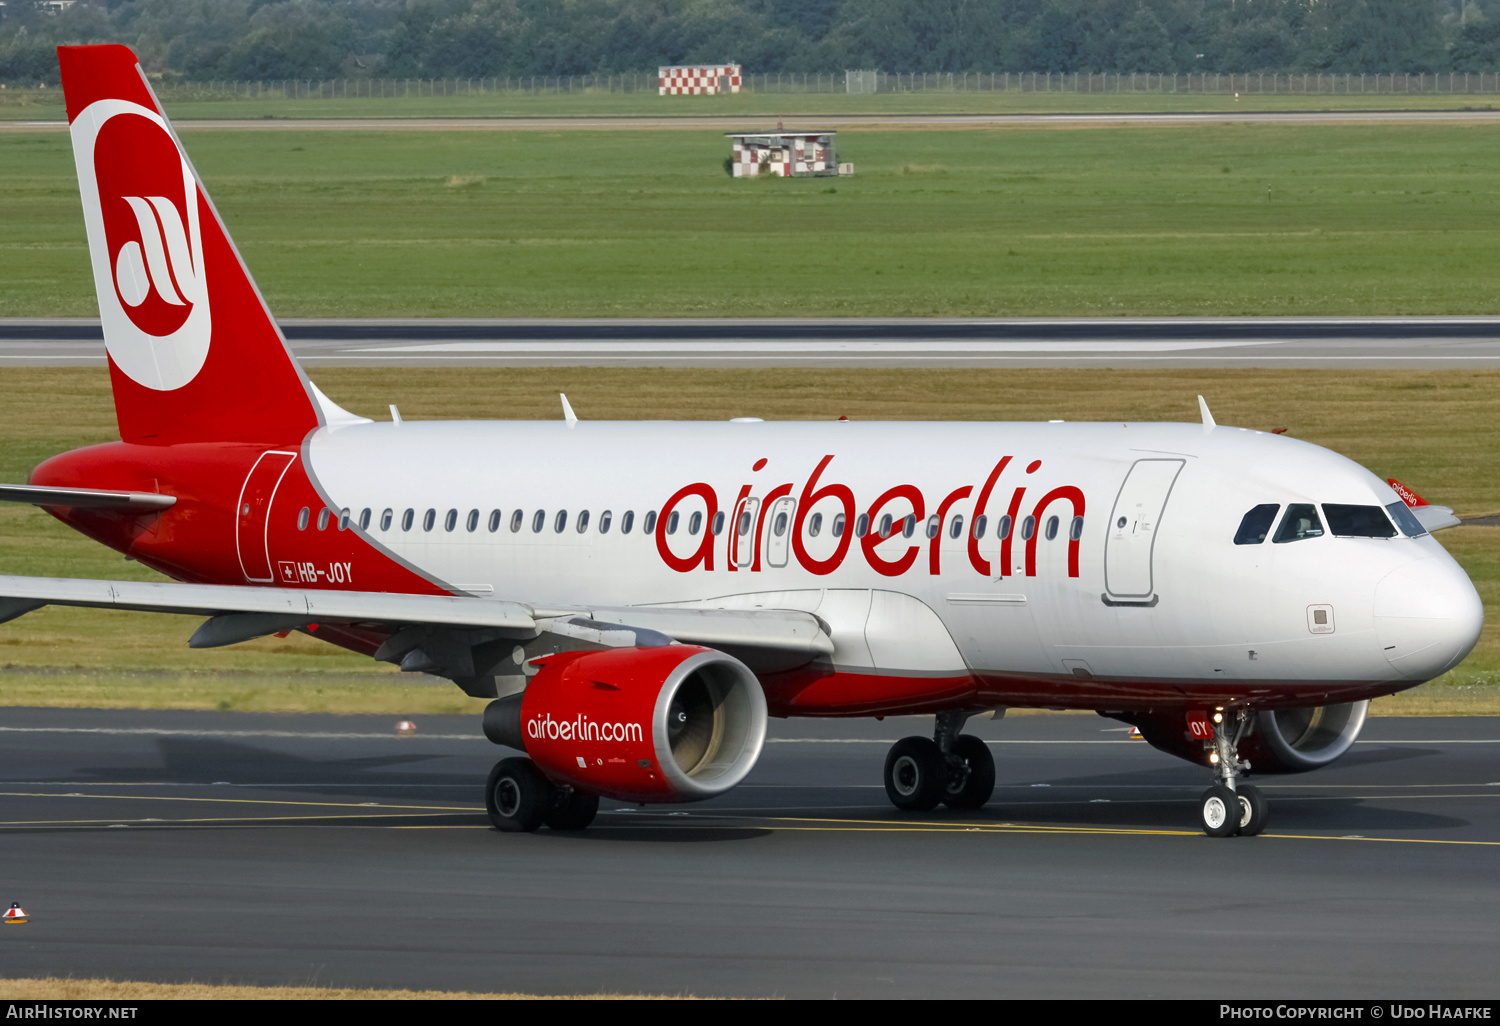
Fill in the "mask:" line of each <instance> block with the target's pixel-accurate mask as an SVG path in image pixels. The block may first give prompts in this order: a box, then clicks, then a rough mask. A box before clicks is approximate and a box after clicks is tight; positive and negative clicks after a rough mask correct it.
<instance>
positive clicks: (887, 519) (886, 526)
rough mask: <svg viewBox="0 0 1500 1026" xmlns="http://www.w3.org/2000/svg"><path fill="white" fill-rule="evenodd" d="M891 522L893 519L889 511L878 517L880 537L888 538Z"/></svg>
mask: <svg viewBox="0 0 1500 1026" xmlns="http://www.w3.org/2000/svg"><path fill="white" fill-rule="evenodd" d="M892 522H893V521H892V518H891V515H890V514H889V513H887V514H886V515H885V516H883V517H881V518H880V537H882V538H889V537H890V536H891V524H892Z"/></svg>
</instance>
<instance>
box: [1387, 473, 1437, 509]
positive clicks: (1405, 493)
mask: <svg viewBox="0 0 1500 1026" xmlns="http://www.w3.org/2000/svg"><path fill="white" fill-rule="evenodd" d="M1385 483H1386V484H1388V485H1390V486H1391V488H1392V489H1394V490H1395V492H1396V494H1397V495H1398V496H1400V497H1401V501H1402V502H1404V503H1406V504H1407V505H1408V506H1409V507H1411V508H1412V509H1416V508H1417V507H1418V506H1426V505H1428V504H1429V503H1428V502H1427V500H1426V499H1424V498H1422V497H1421V496H1420V495H1418V494H1417V493H1416V492H1414V491H1412V490H1411V489H1410V488H1408V487H1406V485H1404V484H1402V483H1401V482H1400V481H1397V480H1396V479H1395V478H1394V477H1388V478H1386V479H1385Z"/></svg>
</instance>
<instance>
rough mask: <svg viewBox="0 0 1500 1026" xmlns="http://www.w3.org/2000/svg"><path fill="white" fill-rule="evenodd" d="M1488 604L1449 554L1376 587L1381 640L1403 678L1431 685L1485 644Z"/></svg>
mask: <svg viewBox="0 0 1500 1026" xmlns="http://www.w3.org/2000/svg"><path fill="white" fill-rule="evenodd" d="M1483 626H1484V606H1483V605H1482V604H1481V603H1480V601H1479V593H1478V592H1477V591H1475V590H1474V585H1473V583H1472V582H1470V580H1469V578H1468V575H1467V574H1465V573H1464V571H1463V568H1462V567H1460V566H1459V565H1458V564H1457V563H1455V562H1454V561H1453V559H1452V558H1451V557H1449V556H1429V557H1428V558H1426V559H1418V560H1414V561H1412V562H1410V563H1407V564H1406V565H1405V566H1403V567H1400V568H1398V569H1396V570H1392V571H1391V572H1390V573H1389V574H1387V575H1386V576H1385V577H1384V578H1382V579H1381V581H1380V583H1379V584H1377V585H1376V586H1375V636H1376V637H1377V638H1379V639H1380V646H1381V648H1382V649H1383V650H1384V653H1385V657H1386V659H1388V660H1390V663H1391V665H1392V666H1394V667H1395V668H1396V672H1398V673H1399V674H1400V675H1401V678H1402V679H1403V680H1410V681H1427V680H1431V679H1432V678H1434V677H1437V676H1440V675H1441V674H1444V673H1447V672H1448V671H1449V670H1451V669H1453V667H1455V666H1457V665H1458V664H1459V663H1460V662H1462V661H1463V658H1464V656H1466V655H1468V654H1469V652H1470V650H1472V649H1473V648H1474V646H1475V645H1476V644H1477V643H1478V642H1479V630H1480V628H1481V627H1483Z"/></svg>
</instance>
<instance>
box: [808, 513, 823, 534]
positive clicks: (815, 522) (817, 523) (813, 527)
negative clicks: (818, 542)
mask: <svg viewBox="0 0 1500 1026" xmlns="http://www.w3.org/2000/svg"><path fill="white" fill-rule="evenodd" d="M822 531H823V514H821V513H814V514H813V515H812V516H810V517H808V519H807V536H808V537H809V538H816V537H817V536H818V535H819V534H821V533H822Z"/></svg>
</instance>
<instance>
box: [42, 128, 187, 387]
mask: <svg viewBox="0 0 1500 1026" xmlns="http://www.w3.org/2000/svg"><path fill="white" fill-rule="evenodd" d="M71 129H72V135H73V158H74V161H75V163H76V164H77V167H78V184H79V191H80V193H81V195H82V197H83V215H84V223H85V225H86V226H87V228H88V238H89V257H90V259H91V261H92V262H93V267H94V287H95V291H96V292H97V293H98V296H99V318H100V321H101V322H102V324H103V327H104V345H105V348H106V349H107V350H108V351H109V356H110V359H111V360H112V361H113V362H114V364H115V366H116V367H118V368H119V369H120V370H121V371H123V372H124V373H125V374H126V375H127V376H129V377H130V378H131V379H132V380H134V381H136V382H138V383H140V384H142V385H145V386H146V387H148V388H153V389H157V390H161V391H169V390H172V389H177V388H181V387H182V386H183V385H186V384H187V383H188V382H189V381H192V380H193V378H194V377H195V376H197V374H198V371H199V370H200V369H202V367H203V363H204V361H205V360H206V359H207V358H208V347H209V340H210V337H211V335H212V320H211V318H210V315H209V302H208V280H207V275H206V274H205V271H204V266H203V240H202V235H201V231H200V224H199V195H198V182H197V179H196V178H195V177H194V175H193V171H192V168H191V167H189V166H188V163H187V161H186V160H185V159H184V158H183V155H182V152H181V150H179V149H178V146H177V141H176V140H175V139H174V138H173V137H172V134H171V132H169V131H168V129H167V125H166V122H165V121H164V120H163V119H162V117H161V115H160V114H158V113H157V112H156V111H154V110H150V109H148V108H146V107H142V106H141V105H140V104H136V103H131V102H129V101H127V100H98V101H96V102H94V103H92V104H90V105H89V106H88V107H87V108H85V109H84V110H83V111H82V112H80V113H79V114H78V116H77V117H75V118H74V119H73V123H72V126H71Z"/></svg>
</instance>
